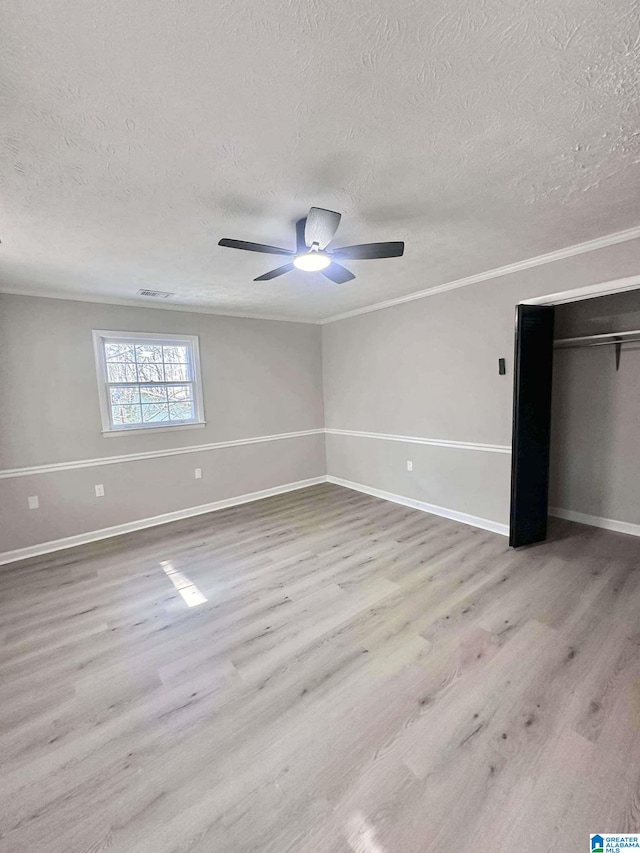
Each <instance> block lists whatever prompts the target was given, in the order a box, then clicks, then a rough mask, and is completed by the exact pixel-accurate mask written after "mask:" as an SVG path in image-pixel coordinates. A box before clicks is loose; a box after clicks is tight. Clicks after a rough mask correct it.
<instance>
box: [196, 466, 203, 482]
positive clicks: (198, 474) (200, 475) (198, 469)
mask: <svg viewBox="0 0 640 853" xmlns="http://www.w3.org/2000/svg"><path fill="white" fill-rule="evenodd" d="M201 479H202V468H196V480H201Z"/></svg>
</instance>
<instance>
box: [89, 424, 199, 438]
mask: <svg viewBox="0 0 640 853" xmlns="http://www.w3.org/2000/svg"><path fill="white" fill-rule="evenodd" d="M206 425H207V422H206V421H199V422H198V423H196V424H176V425H175V426H157V427H139V428H134V429H103V430H102V437H103V438H116V437H117V436H123V435H150V434H151V433H154V432H175V431H177V430H179V429H204V427H206Z"/></svg>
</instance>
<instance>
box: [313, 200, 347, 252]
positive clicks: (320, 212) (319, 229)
mask: <svg viewBox="0 0 640 853" xmlns="http://www.w3.org/2000/svg"><path fill="white" fill-rule="evenodd" d="M341 218H342V215H341V214H340V213H336V211H335V210H325V209H324V208H323V207H312V208H311V210H310V211H309V214H308V215H307V222H306V224H305V227H304V242H305V244H306V245H307V246H308V247H309V248H311V246H312V245H313V244H314V243H317V244H318V246H319V247H320V249H326V247H327V246H328V245H329V243H330V242H331V241H332V240H333V236H334V234H335V233H336V231H337V230H338V225H340V220H341Z"/></svg>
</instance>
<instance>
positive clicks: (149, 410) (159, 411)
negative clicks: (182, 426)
mask: <svg viewBox="0 0 640 853" xmlns="http://www.w3.org/2000/svg"><path fill="white" fill-rule="evenodd" d="M142 420H143V421H144V422H145V423H152V422H153V423H155V422H158V421H168V420H169V406H168V405H167V403H159V404H156V403H148V404H146V405H144V406H143V407H142Z"/></svg>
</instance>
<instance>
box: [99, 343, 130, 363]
mask: <svg viewBox="0 0 640 853" xmlns="http://www.w3.org/2000/svg"><path fill="white" fill-rule="evenodd" d="M104 355H105V358H106V360H107V361H135V355H134V350H133V344H105V345H104Z"/></svg>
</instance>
